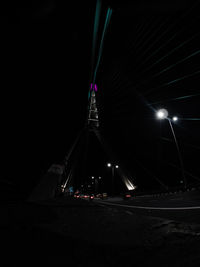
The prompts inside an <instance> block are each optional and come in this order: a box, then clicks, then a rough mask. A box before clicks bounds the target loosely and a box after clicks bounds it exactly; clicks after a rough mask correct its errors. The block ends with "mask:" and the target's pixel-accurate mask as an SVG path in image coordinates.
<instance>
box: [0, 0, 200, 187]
mask: <svg viewBox="0 0 200 267" xmlns="http://www.w3.org/2000/svg"><path fill="white" fill-rule="evenodd" d="M108 6H110V7H111V8H112V9H113V14H112V17H111V22H110V24H109V27H108V31H107V34H106V37H105V40H104V47H103V53H102V59H101V63H100V66H99V71H98V74H97V84H98V87H99V92H98V93H99V94H98V103H99V113H100V120H101V129H102V131H103V133H104V135H105V136H106V138H107V139H108V140H109V141H110V143H111V145H112V147H113V148H114V151H115V152H116V153H117V154H118V157H119V158H120V160H121V161H122V162H123V163H124V164H125V165H126V166H127V167H128V168H129V169H130V170H131V172H132V175H133V176H135V177H136V181H137V183H138V184H143V185H144V184H148V185H149V184H151V183H154V179H153V178H152V177H151V178H150V176H151V175H150V174H151V173H154V174H155V175H157V176H158V177H160V178H161V179H164V180H165V181H168V180H169V179H171V180H170V182H169V183H171V184H173V181H172V180H175V179H176V177H180V176H181V174H180V171H179V170H178V169H176V170H175V169H173V168H172V167H170V165H169V164H174V165H175V166H177V167H178V168H179V166H180V164H179V161H178V159H177V152H176V149H175V145H174V143H173V136H172V133H171V132H170V128H169V125H168V123H167V121H162V122H159V121H157V120H155V115H154V111H153V109H154V110H157V109H158V108H160V107H165V108H167V109H168V111H169V113H170V116H171V115H173V114H175V115H177V116H179V117H183V118H198V117H200V116H199V114H200V112H199V111H200V108H199V100H200V97H199V96H196V97H191V98H188V99H185V100H177V101H174V100H173V101H168V102H163V101H164V100H168V99H174V98H177V97H181V96H186V95H193V94H195V95H196V94H198V93H199V92H200V89H199V81H200V79H199V73H197V74H196V75H195V74H194V73H196V72H197V71H199V70H200V66H199V54H198V49H199V44H200V39H199V36H198V31H199V22H200V17H199V12H198V10H199V8H200V4H199V3H198V1H193V2H191V1H138V3H135V2H134V4H133V3H132V1H103V4H102V10H101V24H100V31H99V38H100V36H101V32H102V26H103V23H104V20H105V14H106V9H107V7H108ZM94 14H95V1H82V2H81V4H80V3H78V2H76V1H72V3H68V2H67V3H66V4H64V3H62V2H61V1H56V0H51V1H50V0H47V1H35V2H32V5H28V4H27V5H26V6H25V5H24V4H18V3H15V4H11V3H10V4H7V5H6V6H4V7H3V8H2V12H1V126H2V127H1V131H2V137H1V155H2V158H3V159H2V177H3V178H4V179H10V180H12V181H14V182H16V183H19V184H20V185H22V184H23V185H26V184H27V185H28V186H30V185H32V184H34V183H35V181H37V180H38V177H39V176H40V175H41V173H43V172H45V171H46V169H47V168H48V167H49V166H50V165H51V164H52V163H53V162H59V161H60V160H62V159H63V157H64V156H65V155H66V153H67V151H68V149H69V147H70V145H71V144H72V142H73V140H74V138H75V136H76V134H77V133H78V131H79V130H80V129H81V128H82V127H83V125H84V123H85V118H86V108H87V93H88V85H89V81H90V74H91V64H90V62H91V48H92V33H93V24H94ZM99 40H100V39H98V42H99ZM177 47H178V48H177ZM172 51H174V52H172ZM193 53H196V54H195V55H193V56H191V57H189V58H188V59H186V57H188V56H190V55H192V54H193ZM177 62H178V63H177ZM173 64H176V66H175V65H174V66H172V65H173ZM167 68H168V69H167ZM163 70H165V71H164V72H162V73H160V74H158V73H159V72H161V71H163ZM188 75H189V77H187V76H188ZM182 77H186V78H184V79H180V80H179V81H176V82H174V81H175V80H176V79H179V78H182ZM159 101H161V102H162V103H158V104H154V105H152V108H149V105H148V104H149V103H152V102H159ZM199 123H200V122H199V121H186V120H181V121H179V122H178V123H177V125H174V127H175V131H176V134H177V139H178V140H179V142H180V148H181V152H182V153H183V158H184V164H185V169H187V170H188V171H189V172H192V173H193V174H194V175H195V176H200V171H199V167H198V158H199V147H200V141H199V134H200V130H199ZM195 146H197V147H195ZM166 162H167V163H166ZM189 162H190V163H189ZM141 166H145V168H146V169H148V171H147V170H146V171H145V170H144V169H145V168H144V167H141ZM171 166H172V165H171ZM163 173H165V175H163ZM175 176H176V177H175ZM170 177H171V178H170ZM178 179H179V178H178ZM180 179H181V178H180ZM180 179H179V180H180ZM189 179H190V178H189ZM194 181H195V180H192V181H191V182H194ZM175 184H176V183H175Z"/></svg>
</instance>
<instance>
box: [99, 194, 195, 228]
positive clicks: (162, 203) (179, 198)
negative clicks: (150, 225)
mask: <svg viewBox="0 0 200 267" xmlns="http://www.w3.org/2000/svg"><path fill="white" fill-rule="evenodd" d="M95 202H96V203H99V204H102V205H109V206H113V207H118V208H121V209H126V210H129V211H130V212H131V211H134V212H136V213H139V214H143V215H150V216H153V217H160V218H167V219H171V220H177V221H182V222H189V223H200V191H199V190H195V191H189V192H177V193H171V194H162V195H149V196H138V197H133V198H132V199H131V200H123V199H122V198H119V197H114V198H108V199H107V200H104V201H102V200H95Z"/></svg>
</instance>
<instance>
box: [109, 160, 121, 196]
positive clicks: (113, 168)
mask: <svg viewBox="0 0 200 267" xmlns="http://www.w3.org/2000/svg"><path fill="white" fill-rule="evenodd" d="M107 167H109V168H110V167H111V168H112V188H111V191H112V193H111V195H112V196H114V176H115V168H116V169H118V168H119V166H118V165H113V164H111V163H107Z"/></svg>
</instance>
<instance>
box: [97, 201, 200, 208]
mask: <svg viewBox="0 0 200 267" xmlns="http://www.w3.org/2000/svg"><path fill="white" fill-rule="evenodd" d="M95 202H96V201H95ZM98 202H99V203H102V204H105V205H112V206H118V207H126V208H133V209H146V210H197V209H200V206H195V207H175V208H172V207H167V208H163V207H145V206H130V205H121V204H115V203H111V202H103V201H97V203H98Z"/></svg>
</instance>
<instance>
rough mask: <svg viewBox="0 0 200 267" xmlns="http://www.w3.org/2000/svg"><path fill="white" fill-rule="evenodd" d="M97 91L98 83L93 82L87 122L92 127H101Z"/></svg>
mask: <svg viewBox="0 0 200 267" xmlns="http://www.w3.org/2000/svg"><path fill="white" fill-rule="evenodd" d="M95 92H97V85H96V84H95V85H94V86H93V84H91V86H90V91H89V95H88V98H89V99H88V100H89V103H88V117H87V123H88V125H89V126H90V127H92V128H93V127H95V128H98V127H99V115H98V109H97V102H96V95H95Z"/></svg>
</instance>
